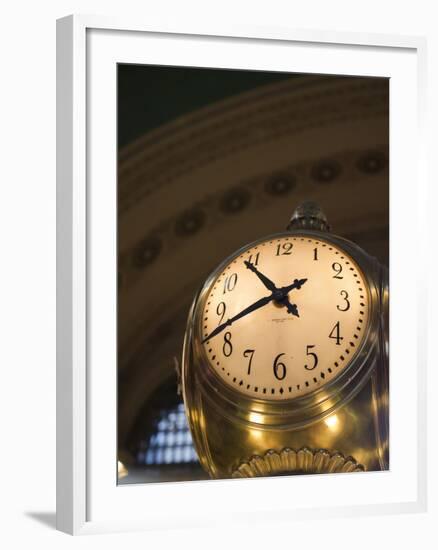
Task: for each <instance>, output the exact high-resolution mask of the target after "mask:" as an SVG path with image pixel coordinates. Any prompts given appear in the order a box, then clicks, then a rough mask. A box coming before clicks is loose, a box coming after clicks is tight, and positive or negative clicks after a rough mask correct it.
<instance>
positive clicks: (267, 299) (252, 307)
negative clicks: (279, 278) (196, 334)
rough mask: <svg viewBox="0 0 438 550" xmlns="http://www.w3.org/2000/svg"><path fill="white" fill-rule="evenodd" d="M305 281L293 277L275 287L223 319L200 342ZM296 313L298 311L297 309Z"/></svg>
mask: <svg viewBox="0 0 438 550" xmlns="http://www.w3.org/2000/svg"><path fill="white" fill-rule="evenodd" d="M306 281H307V279H300V280H298V279H295V281H294V282H293V283H292V284H291V285H289V286H287V287H283V288H277V289H276V290H275V292H273V293H272V294H271V295H270V296H265V297H264V298H260V300H257V302H254V303H253V304H251V305H250V306H248V307H246V308H245V309H243V310H242V311H241V312H240V313H238V314H237V315H235V316H234V317H231V319H228V321H225V323H222V324H221V325H219V326H218V327H216V328H215V329H214V330H213V332H211V333H210V334H209V335H208V336H206V337H205V338H204V339H203V340H202V344H203V343H204V342H206V341H207V340H210V338H213V337H214V336H216V335H218V334H219V333H220V332H222V331H223V330H224V329H225V328H227V327H229V326H231V325H232V324H233V323H234V322H235V321H237V320H238V319H241V318H242V317H244V316H245V315H248V314H249V313H252V312H253V311H256V310H257V309H259V308H261V307H263V306H265V305H266V304H269V302H271V301H272V300H276V301H277V302H281V301H282V300H284V299H285V298H287V293H288V292H290V291H291V290H293V289H294V288H301V285H302V284H304V283H305V282H306ZM294 305H295V304H291V307H292V308H293V306H294ZM295 307H296V306H295ZM297 313H298V311H297Z"/></svg>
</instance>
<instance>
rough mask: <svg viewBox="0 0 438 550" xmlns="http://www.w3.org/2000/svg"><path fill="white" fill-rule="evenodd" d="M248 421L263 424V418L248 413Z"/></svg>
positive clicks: (254, 413)
mask: <svg viewBox="0 0 438 550" xmlns="http://www.w3.org/2000/svg"><path fill="white" fill-rule="evenodd" d="M249 421H250V422H254V424H263V416H262V415H261V414H260V413H256V412H250V413H249Z"/></svg>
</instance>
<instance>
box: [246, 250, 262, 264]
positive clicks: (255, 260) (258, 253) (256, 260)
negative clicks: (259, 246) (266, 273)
mask: <svg viewBox="0 0 438 550" xmlns="http://www.w3.org/2000/svg"><path fill="white" fill-rule="evenodd" d="M259 257H260V252H257V254H256V255H255V256H254V261H253V259H252V258H253V255H252V254H251V256H250V257H249V258H248V262H249V263H250V264H253V265H259Z"/></svg>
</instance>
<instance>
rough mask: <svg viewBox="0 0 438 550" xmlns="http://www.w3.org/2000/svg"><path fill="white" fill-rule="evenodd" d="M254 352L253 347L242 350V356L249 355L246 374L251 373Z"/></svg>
mask: <svg viewBox="0 0 438 550" xmlns="http://www.w3.org/2000/svg"><path fill="white" fill-rule="evenodd" d="M254 352H255V349H246V350H245V351H244V352H243V357H249V363H248V374H251V363H252V358H253V355H254Z"/></svg>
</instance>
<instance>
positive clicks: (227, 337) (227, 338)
mask: <svg viewBox="0 0 438 550" xmlns="http://www.w3.org/2000/svg"><path fill="white" fill-rule="evenodd" d="M222 351H223V352H224V355H225V357H229V356H230V355H231V354H232V353H233V344H232V343H231V332H226V333H225V334H224V345H223V347H222Z"/></svg>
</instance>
